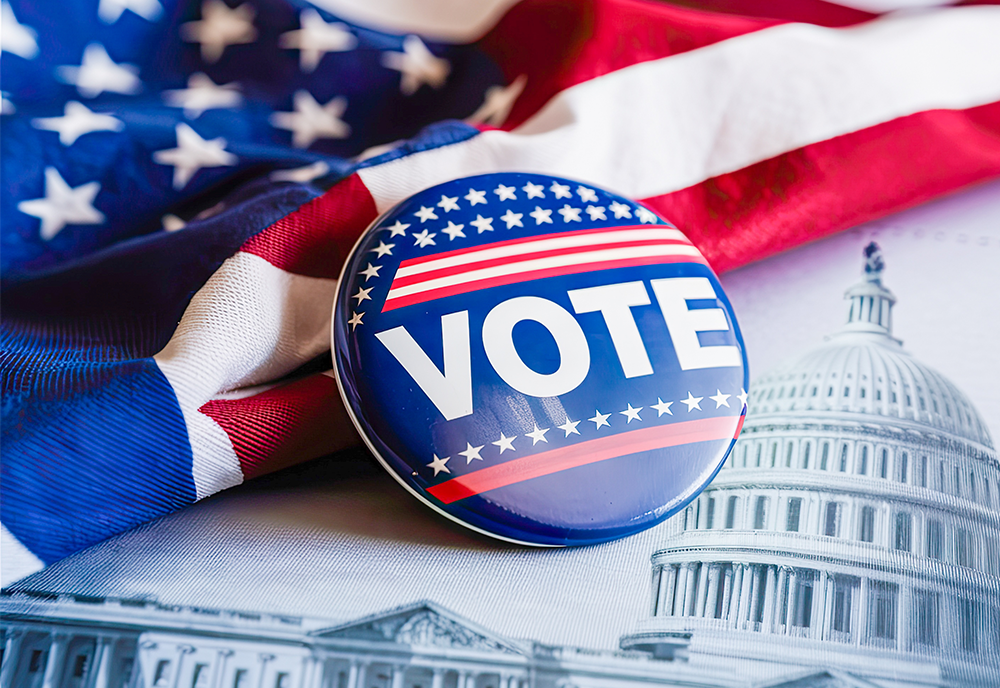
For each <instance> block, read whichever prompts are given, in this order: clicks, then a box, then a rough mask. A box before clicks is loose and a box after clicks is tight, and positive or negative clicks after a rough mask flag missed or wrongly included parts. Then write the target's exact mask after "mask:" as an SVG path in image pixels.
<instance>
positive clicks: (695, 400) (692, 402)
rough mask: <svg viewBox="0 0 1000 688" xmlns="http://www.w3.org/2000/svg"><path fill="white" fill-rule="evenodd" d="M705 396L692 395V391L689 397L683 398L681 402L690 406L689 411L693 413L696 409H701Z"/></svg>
mask: <svg viewBox="0 0 1000 688" xmlns="http://www.w3.org/2000/svg"><path fill="white" fill-rule="evenodd" d="M704 398H705V397H695V396H691V392H688V398H687V399H681V403H682V404H685V405H686V406H687V407H688V413H691V411H693V410H694V409H698V410H699V411H701V400H702V399H704Z"/></svg>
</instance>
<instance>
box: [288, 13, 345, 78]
mask: <svg viewBox="0 0 1000 688" xmlns="http://www.w3.org/2000/svg"><path fill="white" fill-rule="evenodd" d="M299 26H301V27H302V28H300V29H298V30H296V31H286V32H285V33H283V34H281V36H279V37H278V45H280V46H281V47H282V48H292V49H295V48H298V50H299V69H301V70H302V71H303V72H306V73H309V72H312V71H315V69H316V67H317V66H319V62H320V60H322V59H323V56H324V55H326V54H327V53H335V52H344V51H345V50H352V49H354V48H355V47H357V45H358V39H357V38H355V37H354V34H352V33H351V32H350V31H348V29H347V25H345V24H341V23H340V22H329V23H327V22H326V21H324V20H323V17H321V16H320V14H319V12H317V11H316V10H314V9H312V8H311V7H310V8H308V9H304V10H302V12H300V13H299Z"/></svg>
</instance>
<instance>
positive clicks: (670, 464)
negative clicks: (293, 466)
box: [333, 173, 747, 545]
mask: <svg viewBox="0 0 1000 688" xmlns="http://www.w3.org/2000/svg"><path fill="white" fill-rule="evenodd" d="M333 343H334V346H333V351H334V366H335V368H336V374H337V381H338V384H339V385H340V389H341V393H342V394H343V396H344V400H345V403H346V405H347V408H348V411H349V412H350V414H351V416H352V417H353V419H354V422H355V424H356V425H357V428H358V430H359V431H360V433H361V436H362V437H363V438H364V440H365V442H366V443H367V444H368V446H369V448H370V449H371V450H372V452H373V453H374V454H375V456H376V458H377V459H378V460H379V461H380V462H381V463H382V464H383V465H384V466H385V468H386V469H388V470H389V472H390V473H391V474H392V475H393V476H394V477H395V478H396V480H398V481H399V482H400V483H401V484H402V485H403V486H404V487H405V488H406V489H407V490H409V491H410V492H411V493H412V494H413V495H415V496H416V497H417V498H419V499H420V500H421V501H423V502H424V503H425V504H427V505H429V506H430V507H432V508H433V509H435V510H436V511H438V512H440V513H441V514H443V515H445V516H447V517H449V518H451V519H453V520H455V521H457V522H459V523H461V524H462V525H465V526H467V527H469V528H472V529H473V530H476V531H479V532H481V533H486V534H488V535H491V536H493V537H497V538H501V539H504V540H509V541H514V542H519V543H525V544H532V545H581V544H590V543H596V542H603V541H606V540H611V539H614V538H619V537H623V536H625V535H630V534H632V533H636V532H638V531H640V530H643V529H645V528H648V527H650V526H652V525H655V524H656V523H658V522H660V521H662V520H663V519H665V518H666V517H667V516H669V515H671V514H672V513H675V512H677V511H678V510H680V509H681V508H682V507H684V505H685V504H687V503H688V502H689V501H691V500H692V499H694V498H695V497H696V496H697V495H698V493H699V492H700V491H701V490H702V488H704V486H705V485H706V484H708V482H709V481H710V480H711V479H712V477H713V476H714V475H715V473H716V471H718V470H719V468H720V467H721V466H722V464H723V462H724V461H725V458H726V456H727V455H728V454H729V452H730V451H731V450H732V447H733V444H734V442H735V438H736V437H737V435H738V434H739V431H740V428H741V426H742V421H743V415H744V413H745V408H746V403H745V402H746V388H747V361H746V353H745V351H744V346H743V340H742V337H741V336H740V332H739V328H738V326H737V324H736V318H735V316H734V315H733V310H732V307H731V306H730V304H729V301H728V300H727V298H726V295H725V294H724V293H723V291H722V287H721V285H720V284H719V281H718V279H717V278H716V276H715V275H714V274H713V272H712V270H711V268H709V266H708V264H707V263H706V261H705V259H704V258H703V257H702V255H701V253H699V251H698V249H697V248H695V247H694V246H693V245H692V244H691V242H690V241H688V239H687V237H685V236H684V234H683V233H682V232H680V231H679V230H678V229H676V228H675V227H674V226H673V225H672V224H670V223H669V222H667V221H665V220H664V219H662V218H660V217H658V216H657V215H655V214H654V213H653V212H651V211H650V210H648V209H647V208H644V207H643V206H641V205H639V204H637V203H634V202H632V201H630V200H628V199H626V198H622V197H620V196H617V195H615V194H612V193H609V192H607V191H603V190H601V189H599V188H597V187H595V186H593V185H590V184H582V183H579V182H574V181H570V180H566V179H557V178H553V177H548V176H545V175H538V174H519V173H502V174H489V175H483V176H478V177H468V178H465V179H458V180H455V181H450V182H446V183H444V184H440V185H438V186H435V187H433V188H431V189H427V190H425V191H421V192H419V193H418V194H416V195H414V196H412V197H410V198H408V199H406V200H405V201H403V202H401V203H399V204H398V205H397V206H395V207H394V208H392V209H390V210H389V211H388V212H386V213H385V214H383V215H382V216H381V217H379V218H378V219H377V220H376V221H375V222H374V223H373V224H372V225H371V227H369V228H368V230H367V231H366V232H365V233H364V235H363V236H362V237H361V239H360V240H359V241H358V243H357V245H356V246H355V248H354V251H353V253H352V254H351V256H350V257H349V259H348V260H347V263H346V265H345V267H344V271H343V274H342V275H341V278H340V284H339V287H338V291H337V299H336V303H335V305H334V313H333Z"/></svg>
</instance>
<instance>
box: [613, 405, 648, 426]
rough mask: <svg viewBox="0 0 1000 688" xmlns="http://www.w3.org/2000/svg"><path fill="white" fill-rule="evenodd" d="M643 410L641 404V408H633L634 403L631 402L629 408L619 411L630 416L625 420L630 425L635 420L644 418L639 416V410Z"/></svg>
mask: <svg viewBox="0 0 1000 688" xmlns="http://www.w3.org/2000/svg"><path fill="white" fill-rule="evenodd" d="M641 410H642V407H641V406H640V407H639V408H632V404H629V405H628V408H627V409H625V410H624V411H619V412H618V413H620V414H622V415H623V416H625V417H626V418H628V420H626V421H625V424H626V425H628V424H629V423H631V422H632V421H634V420H642V418H640V417H639V411H641Z"/></svg>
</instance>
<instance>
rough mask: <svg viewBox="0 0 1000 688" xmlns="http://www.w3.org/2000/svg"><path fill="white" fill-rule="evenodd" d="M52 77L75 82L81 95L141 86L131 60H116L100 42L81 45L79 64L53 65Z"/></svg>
mask: <svg viewBox="0 0 1000 688" xmlns="http://www.w3.org/2000/svg"><path fill="white" fill-rule="evenodd" d="M56 78H57V79H58V80H59V81H61V82H63V83H64V84H70V85H71V86H76V90H77V91H78V92H79V93H80V95H81V96H83V97H84V98H96V97H97V96H99V95H101V94H102V93H104V92H105V91H108V92H109V93H122V94H125V95H132V94H135V93H138V92H139V91H141V90H142V81H140V80H139V68H138V67H136V66H135V65H131V64H116V63H115V61H114V60H112V59H111V57H110V56H109V55H108V51H107V50H105V49H104V46H103V45H101V44H100V43H91V44H89V45H88V46H87V47H86V48H84V49H83V59H82V60H81V61H80V66H79V67H73V66H72V65H62V66H61V67H56Z"/></svg>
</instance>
